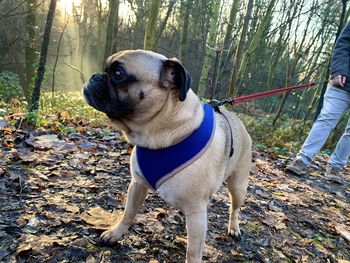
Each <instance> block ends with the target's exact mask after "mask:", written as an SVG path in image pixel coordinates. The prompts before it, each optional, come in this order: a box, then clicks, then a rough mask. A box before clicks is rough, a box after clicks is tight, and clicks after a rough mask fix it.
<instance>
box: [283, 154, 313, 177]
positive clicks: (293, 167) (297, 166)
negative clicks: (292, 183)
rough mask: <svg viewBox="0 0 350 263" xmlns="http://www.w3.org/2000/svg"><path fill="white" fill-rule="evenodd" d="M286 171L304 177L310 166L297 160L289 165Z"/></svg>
mask: <svg viewBox="0 0 350 263" xmlns="http://www.w3.org/2000/svg"><path fill="white" fill-rule="evenodd" d="M285 171H286V172H292V173H294V174H296V175H302V174H305V173H306V172H307V171H308V166H307V165H306V164H305V163H304V162H303V161H302V160H301V159H299V158H297V159H295V160H294V161H293V162H292V163H291V164H289V165H287V167H286V169H285Z"/></svg>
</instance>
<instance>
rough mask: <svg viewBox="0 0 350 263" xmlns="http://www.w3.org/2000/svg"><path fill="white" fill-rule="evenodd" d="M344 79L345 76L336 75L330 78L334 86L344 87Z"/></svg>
mask: <svg viewBox="0 0 350 263" xmlns="http://www.w3.org/2000/svg"><path fill="white" fill-rule="evenodd" d="M345 81H346V76H344V75H336V76H334V77H333V78H332V83H333V85H334V86H339V87H344V85H345Z"/></svg>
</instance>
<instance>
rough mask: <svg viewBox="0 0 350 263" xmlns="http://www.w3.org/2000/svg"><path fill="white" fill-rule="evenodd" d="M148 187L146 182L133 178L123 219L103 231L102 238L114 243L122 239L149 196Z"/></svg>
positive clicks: (106, 241) (104, 240)
mask: <svg viewBox="0 0 350 263" xmlns="http://www.w3.org/2000/svg"><path fill="white" fill-rule="evenodd" d="M147 192H148V187H147V185H146V184H144V183H139V182H136V181H135V180H132V181H131V183H130V185H129V189H128V197H127V200H126V206H125V210H124V213H123V216H122V218H121V220H120V221H119V222H118V223H117V224H116V225H114V226H112V227H111V228H110V229H108V230H107V231H105V232H103V233H102V235H101V239H102V241H103V242H105V243H109V244H112V243H114V242H116V241H117V240H120V239H121V238H122V236H123V235H124V234H126V232H128V229H129V227H130V226H131V224H132V221H133V220H134V218H135V216H136V214H137V212H138V211H139V209H140V207H141V206H142V204H143V202H144V201H145V199H146V197H147Z"/></svg>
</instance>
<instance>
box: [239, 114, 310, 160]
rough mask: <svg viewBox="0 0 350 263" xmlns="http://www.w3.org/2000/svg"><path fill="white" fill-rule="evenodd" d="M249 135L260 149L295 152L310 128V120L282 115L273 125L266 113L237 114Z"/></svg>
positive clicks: (283, 152) (270, 117) (281, 152)
mask: <svg viewBox="0 0 350 263" xmlns="http://www.w3.org/2000/svg"><path fill="white" fill-rule="evenodd" d="M238 115H239V117H240V118H241V119H242V121H243V123H244V124H245V126H246V127H247V130H248V132H249V134H250V135H251V137H252V139H253V142H254V147H255V148H256V149H257V150H260V151H269V150H271V149H272V150H273V151H274V152H276V153H277V154H285V153H286V152H297V151H298V150H299V149H300V148H301V146H302V143H303V142H304V140H305V138H306V136H307V133H308V131H309V129H310V125H311V123H310V122H305V121H302V120H294V119H290V118H286V117H283V118H281V120H280V121H279V122H278V124H276V125H275V126H273V125H272V123H273V117H272V116H268V115H263V116H262V115H260V116H248V115H245V114H242V113H240V114H238Z"/></svg>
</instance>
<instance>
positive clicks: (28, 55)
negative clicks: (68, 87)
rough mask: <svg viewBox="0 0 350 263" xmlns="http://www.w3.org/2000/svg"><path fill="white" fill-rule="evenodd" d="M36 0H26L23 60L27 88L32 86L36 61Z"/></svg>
mask: <svg viewBox="0 0 350 263" xmlns="http://www.w3.org/2000/svg"><path fill="white" fill-rule="evenodd" d="M36 4H37V0H27V12H28V14H27V16H26V31H27V37H26V45H25V60H26V79H27V85H28V89H30V87H31V86H32V81H33V78H34V74H35V67H34V64H35V63H36V58H37V56H36V54H35V51H36V32H35V26H36V15H35V6H36Z"/></svg>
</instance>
